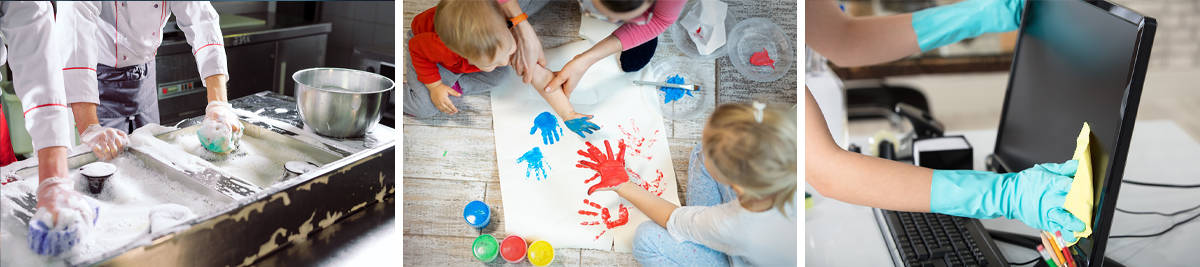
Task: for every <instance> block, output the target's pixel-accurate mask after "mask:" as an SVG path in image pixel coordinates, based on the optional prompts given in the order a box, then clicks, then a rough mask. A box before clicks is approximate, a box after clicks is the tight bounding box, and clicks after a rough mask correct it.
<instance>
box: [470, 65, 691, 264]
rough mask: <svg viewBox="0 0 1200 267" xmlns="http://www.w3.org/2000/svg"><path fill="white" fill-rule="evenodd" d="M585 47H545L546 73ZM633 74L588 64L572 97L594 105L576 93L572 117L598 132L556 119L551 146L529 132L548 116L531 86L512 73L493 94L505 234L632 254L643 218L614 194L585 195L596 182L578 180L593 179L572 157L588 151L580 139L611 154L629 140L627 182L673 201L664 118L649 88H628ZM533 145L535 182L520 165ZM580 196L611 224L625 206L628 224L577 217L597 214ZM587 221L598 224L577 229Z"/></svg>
mask: <svg viewBox="0 0 1200 267" xmlns="http://www.w3.org/2000/svg"><path fill="white" fill-rule="evenodd" d="M590 47H591V43H590V42H586V41H578V42H574V43H569V44H567V45H564V46H561V47H558V48H553V49H546V50H545V53H546V58H547V60H548V61H549V62H548V63H550V64H548V65H550V66H549V67H550V69H552V70H554V69H558V68H560V67H561V66H562V65H563V64H565V62H566V61H567V60H569V59H570V58H571V57H573V56H575V55H577V54H579V53H582V52H583V51H585V50H587V49H588V48H590ZM638 75H640V74H639V73H628V74H627V73H623V72H621V71H620V68H619V67H618V65H617V62H616V60H615V59H613V58H612V57H609V58H605V59H603V60H601V61H600V62H598V63H596V64H595V65H593V66H592V68H591V69H589V70H588V72H587V73H586V74H585V75H584V76H583V78H582V79H581V81H580V88H579V89H577V90H576V94H578V93H581V92H591V93H593V94H594V98H593V99H589V100H593V101H591V102H593V103H594V104H588V103H585V102H586V101H578V100H577V99H576V95H574V94H573V95H572V103H573V104H574V107H575V110H576V111H577V112H580V113H583V114H591V115H595V118H594V119H593V120H592V121H593V122H594V123H596V124H598V125H599V126H600V127H601V129H600V131H598V132H596V133H595V134H593V135H588V137H587V139H580V138H579V136H578V135H576V134H575V133H573V132H571V131H570V130H568V129H566V126H565V125H563V124H562V120H561V119H559V121H558V125H559V128H560V129H562V136H561V139H560V140H559V141H558V142H555V143H554V144H551V145H546V144H543V140H542V136H541V131H540V130H539V131H538V132H537V133H534V134H530V128H532V127H533V119H534V118H535V117H536V116H537V115H538V114H540V113H542V112H551V113H553V111H552V110H551V109H550V106H549V105H548V104H546V102H545V100H543V99H542V98H541V97H540V96H539V95H537V93H536V92H533V91H532V90H533V88H531V86H530V85H527V84H523V83H521V81H520V78H519V77H515V76H514V77H511V78H509V79H508V80H507V81H505V82H504V83H502V85H501V86H499V87H497V88H495V89H493V90H492V92H491V98H492V99H491V102H492V118H493V127H494V128H495V136H496V159H497V161H498V167H499V173H500V191H501V199H502V202H503V204H502V205H503V209H504V221H505V231H506V232H508V233H512V234H517V235H520V236H522V237H524V238H526V239H527V240H546V241H549V242H550V243H551V244H552V245H553V246H554V247H556V248H590V249H602V250H609V249H615V250H617V251H626V252H627V251H631V250H632V242H633V234H634V231H635V230H636V229H637V226H638V224H641V223H642V222H644V221H647V220H648V219H647V218H646V216H645V215H643V214H642V213H641V212H640V211H638V210H637V209H636V208H634V207H633V205H632V204H630V203H629V202H626V201H624V200H621V199H620V197H618V196H617V195H616V193H613V192H596V193H594V194H592V195H591V196H588V195H587V189H588V187H590V186H591V185H592V184H594V183H595V181H593V182H592V183H585V182H584V180H586V179H588V178H590V177H592V176H593V175H595V172H594V171H593V170H591V169H586V168H578V167H576V166H575V165H576V163H577V162H579V161H580V160H584V159H585V158H584V157H583V156H580V155H579V154H577V153H576V152H577V151H579V150H581V149H586V147H587V146H586V145H585V144H584V141H589V142H591V143H592V144H593V145H595V146H597V147H599V148H600V149H601V150H602V151H603V150H604V140H609V142H610V144H611V145H612V149H613V153H617V152H618V148H617V146H618V143H619V141H620V140H622V139H630V140H626V141H625V142H626V145H628V146H629V147H628V148H627V149H626V155H625V160H626V167H628V168H629V169H630V170H632V171H633V172H634V173H636V174H638V176H640V177H641V178H642V179H641V181H639V179H638V178H633V177H631V180H635V182H642V181H650V182H651V183H650V184H651V185H652V186H649V187H651V188H652V189H655V190H654V191H655V192H662V194H661V196H662V197H663V198H664V199H666V200H668V201H670V202H673V203H676V204H678V203H679V196H678V193H677V192H678V190H677V188H678V186H677V185H676V180H675V171H674V168H673V167H672V164H671V153H670V149H669V145H668V144H667V135H666V131H665V130H664V125H663V119H662V115H661V114H660V113H659V111H658V108H657V106H655V105H654V103H655V100H656V98H655V95H654V90H646V89H644V88H642V89H639V87H637V86H634V85H632V83H631V79H630V78H631V77H637V76H638ZM556 117H557V116H556ZM643 138H644V140H643ZM535 147H536V148H538V149H539V151H541V152H542V154H543V155H544V160H543V162H544V164H545V166H546V167H545V173H546V178H544V179H539V177H538V175H537V172H536V171H534V172H529V171H528V165H529V163H528V162H527V161H520V160H519V159H520V158H522V156H523V155H525V154H526V153H527V152H529V151H531V150H532V149H533V148H535ZM660 173H661V175H662V176H661V179H660V178H659V177H660V176H659V175H660ZM527 174H529V175H528V176H527ZM656 181H657V182H658V183H655V182H656ZM642 183H643V184H645V182H642ZM585 199H586V200H588V201H591V202H595V203H597V204H600V205H601V206H602V207H605V208H608V209H609V212H610V214H611V216H612V218H611V220H616V219H617V217H618V213H619V211H618V210H619V209H620V207H622V206H623V207H625V208H626V209H627V211H628V214H629V217H628V218H629V220H628V222H627V223H625V224H624V225H621V226H617V227H614V228H612V229H608V227H607V226H606V225H605V224H604V222H603V220H602V219H601V218H600V216H599V215H590V214H583V213H590V212H597V213H599V212H600V211H599V210H597V209H595V208H593V207H591V206H589V205H587V204H585V202H584V200H585ZM581 211H582V212H581ZM592 221H600V224H599V225H583V224H581V223H582V222H592Z"/></svg>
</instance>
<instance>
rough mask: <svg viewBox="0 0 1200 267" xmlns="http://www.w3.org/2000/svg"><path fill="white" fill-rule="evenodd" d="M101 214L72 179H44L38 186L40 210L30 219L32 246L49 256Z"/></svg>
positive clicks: (68, 244) (72, 241) (63, 249)
mask: <svg viewBox="0 0 1200 267" xmlns="http://www.w3.org/2000/svg"><path fill="white" fill-rule="evenodd" d="M99 214H100V207H99V206H98V205H96V204H95V203H93V202H91V201H89V200H88V199H87V198H85V197H83V195H82V194H80V193H79V192H78V191H75V187H74V183H72V182H71V181H70V180H67V179H66V178H61V177H52V178H48V179H45V180H42V181H41V183H40V184H39V185H38V190H37V212H36V213H35V214H34V215H33V219H32V220H30V221H29V239H28V240H27V241H28V242H29V248H30V249H32V250H33V251H34V252H37V253H38V254H41V255H50V256H57V255H59V254H61V253H63V252H66V251H68V250H70V249H71V248H72V247H74V246H75V244H77V243H79V239H80V238H82V237H83V235H85V233H86V229H88V228H90V227H91V226H93V225H95V224H96V218H98V217H99Z"/></svg>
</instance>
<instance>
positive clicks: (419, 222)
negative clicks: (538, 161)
mask: <svg viewBox="0 0 1200 267" xmlns="http://www.w3.org/2000/svg"><path fill="white" fill-rule="evenodd" d="M436 2H437V0H417V1H411V0H409V1H405V2H404V29H405V31H407V30H408V25H409V24H410V22H411V21H412V18H413V16H415V15H416V14H418V13H420V12H421V11H424V10H426V9H428V8H430V7H432V6H434V5H435V4H436ZM530 22H531V23H532V24H533V26H534V28H535V30H536V31H537V32H538V35H539V36H540V37H541V41H542V44H543V46H545V47H556V46H559V45H562V44H565V43H567V42H570V41H574V40H580V38H579V37H578V31H579V5H578V4H577V3H576V2H575V1H553V2H552V3H550V4H548V5H547V6H546V7H545V8H544V9H543V10H541V11H539V12H538V13H537V15H536V16H531V18H530ZM659 41H660V43H659V45H658V51H657V52H656V55H655V57H654V60H653V61H652V62H651V63H650V64H654V62H658V61H660V60H662V59H664V58H668V57H678V58H685V56H684V55H683V53H682V52H680V51H678V50H677V49H676V48H675V45H674V44H673V43H671V41H670V38H659ZM406 56H407V55H406ZM685 60H690V59H685ZM689 62H694V63H695V64H697V65H698V66H701V67H700V68H699V69H700V70H702V71H703V73H705V76H704V77H701V78H702V79H705V81H702V84H715V83H714V80H715V79H716V72H715V61H711V60H710V61H694V60H691V61H689ZM719 93H720V91H719V89H718V94H719ZM707 99H708V103H705V106H704V109H703V110H702V111H701V112H702V114H708V113H711V112H712V110H713V108H714V107H715V106H716V100H715V99H716V98H713V97H709V98H707ZM458 109H459V113H458V114H456V115H454V116H445V115H441V116H438V117H435V118H430V119H414V118H411V117H407V116H406V117H405V118H404V126H403V131H404V137H403V139H404V141H403V142H404V146H403V147H404V175H403V179H402V182H403V183H404V184H403V194H404V196H403V198H404V201H403V204H404V208H403V209H404V210H403V212H404V224H403V225H404V263H405V264H406V265H413V266H426V265H450V266H461V265H481V264H480V263H479V262H478V261H476V260H475V258H474V257H472V255H471V253H470V247H471V242H472V241H473V240H474V238H475V237H476V236H478V235H479V234H480V232H479V231H476V230H474V229H471V228H470V227H468V226H467V225H466V224H465V223H464V222H463V221H462V218H461V217H462V216H461V209H462V207H463V206H464V205H466V203H467V202H469V201H471V200H484V201H485V202H487V204H488V205H490V206H491V207H492V210H493V212H495V213H496V214H494V215H493V217H492V218H493V219H492V223H491V225H490V226H488V228H486V229H484V230H483V233H490V234H493V235H496V236H500V237H503V236H506V235H507V233H505V232H504V231H503V229H504V221H503V214H504V210H503V209H502V207H503V204H502V203H501V201H500V180H499V179H500V177H499V173H498V172H497V167H496V153H495V149H496V146H495V139H494V137H493V130H492V114H491V103H490V97H489V96H488V95H487V94H484V95H469V96H464V97H463V98H462V101H461V104H459V105H458ZM706 117H707V116H697V118H695V119H691V120H686V121H671V120H667V121H666V131H667V136H668V142H669V143H670V149H671V158H672V160H673V161H674V162H673V164H674V167H675V176H676V177H677V179H678V184H679V196H680V199H681V200H682V199H683V196H684V192H685V190H686V185H687V163H688V162H687V161H688V154H689V153H690V152H691V150H692V146H694V145H695V144H696V143H698V142H699V138H700V133H701V130H702V128H703V123H704V119H705V118H706ZM467 144H469V145H467ZM554 265H556V266H592V265H606V266H609V265H619V266H636V265H637V262H635V261H634V259H633V256H632V255H631V254H629V253H615V252H611V251H601V250H591V249H556V250H555V259H554Z"/></svg>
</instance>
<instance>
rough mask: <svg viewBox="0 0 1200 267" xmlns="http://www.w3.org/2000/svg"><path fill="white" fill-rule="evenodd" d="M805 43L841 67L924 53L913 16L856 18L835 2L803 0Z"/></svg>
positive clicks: (881, 61)
mask: <svg viewBox="0 0 1200 267" xmlns="http://www.w3.org/2000/svg"><path fill="white" fill-rule="evenodd" d="M804 8H805V12H804V23H805V25H807V26H806V27H804V36H805V44H807V45H808V46H809V47H811V48H812V49H813V50H816V51H817V52H818V53H821V55H822V56H825V58H828V59H829V60H830V61H833V63H835V64H837V65H838V66H843V67H854V66H864V65H872V64H878V63H884V62H889V61H893V60H897V59H901V58H903V57H906V56H909V55H912V54H915V53H918V52H921V48H920V47H919V46H918V45H917V34H916V32H915V31H914V30H913V27H912V14H907V13H906V14H900V15H892V16H882V17H867V18H853V17H850V16H848V15H846V14H844V13H842V12H841V10H839V9H838V7H837V3H836V2H834V1H833V0H810V1H804Z"/></svg>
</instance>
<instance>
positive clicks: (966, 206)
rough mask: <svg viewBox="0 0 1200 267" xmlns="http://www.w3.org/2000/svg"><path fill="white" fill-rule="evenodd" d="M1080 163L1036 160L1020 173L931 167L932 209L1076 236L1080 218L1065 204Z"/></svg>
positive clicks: (930, 204)
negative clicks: (1001, 218) (1012, 220)
mask: <svg viewBox="0 0 1200 267" xmlns="http://www.w3.org/2000/svg"><path fill="white" fill-rule="evenodd" d="M1078 166H1079V162H1078V161H1075V160H1070V161H1067V162H1065V163H1061V164H1058V163H1048V164H1038V165H1036V166H1033V168H1029V169H1026V170H1024V171H1021V172H1018V173H1005V174H998V173H993V172H985V171H971V170H956V171H949V170H934V171H933V181H932V185H931V186H930V187H931V188H930V191H929V210H930V211H931V212H936V213H942V214H949V215H954V216H962V217H971V218H979V219H987V218H995V217H999V216H1004V217H1007V218H1010V219H1017V220H1020V221H1022V222H1024V223H1025V224H1028V225H1029V226H1032V227H1033V228H1037V229H1041V230H1046V231H1049V232H1051V233H1054V232H1056V231H1062V236H1063V237H1064V238H1066V239H1068V240H1066V241H1067V242H1072V241H1075V235H1074V233H1075V232H1079V231H1083V222H1082V221H1079V219H1077V218H1075V216H1074V215H1071V213H1070V212H1067V210H1066V209H1064V208H1063V202H1064V201H1065V199H1066V196H1067V191H1069V190H1070V189H1071V181H1072V178H1071V177H1074V176H1075V169H1076V168H1077V167H1078Z"/></svg>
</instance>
